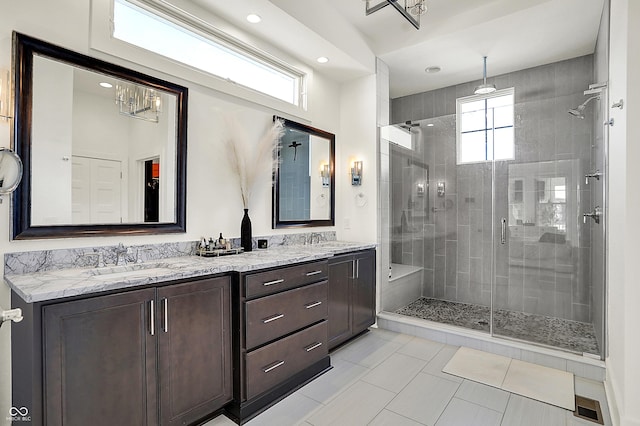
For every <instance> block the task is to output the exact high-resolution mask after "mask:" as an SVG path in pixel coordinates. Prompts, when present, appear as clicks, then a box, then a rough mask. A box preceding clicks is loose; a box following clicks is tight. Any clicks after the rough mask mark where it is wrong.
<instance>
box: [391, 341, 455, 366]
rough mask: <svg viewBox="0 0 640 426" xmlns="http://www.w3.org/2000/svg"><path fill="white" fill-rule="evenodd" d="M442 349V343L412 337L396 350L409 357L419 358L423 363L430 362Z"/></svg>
mask: <svg viewBox="0 0 640 426" xmlns="http://www.w3.org/2000/svg"><path fill="white" fill-rule="evenodd" d="M443 347H444V343H440V342H434V341H432V340H427V339H421V338H420V337H414V338H413V339H411V341H409V342H408V343H407V344H405V345H404V346H403V347H401V348H400V349H398V353H401V354H405V355H409V356H412V357H414V358H420V359H423V360H425V361H431V360H432V359H433V357H435V356H436V355H437V354H438V352H439V351H440V349H442V348H443Z"/></svg>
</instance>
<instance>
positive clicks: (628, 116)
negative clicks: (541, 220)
mask: <svg viewBox="0 0 640 426" xmlns="http://www.w3.org/2000/svg"><path fill="white" fill-rule="evenodd" d="M639 49H640V2H638V1H636V0H612V1H611V40H610V65H609V88H610V96H609V99H611V101H612V102H613V101H614V100H615V101H617V100H618V99H623V100H624V109H622V110H619V109H611V110H610V115H611V117H612V118H613V119H614V120H615V125H614V126H613V127H611V129H610V130H609V138H610V139H609V164H610V167H609V170H610V172H609V194H610V196H609V218H608V226H609V228H608V230H609V235H608V238H607V239H608V241H607V244H608V256H607V259H608V264H607V269H608V274H607V282H608V308H607V312H608V326H607V329H608V335H609V348H608V349H609V350H608V354H609V356H608V357H607V359H606V363H607V378H606V387H607V393H608V398H609V400H610V406H611V408H612V415H613V417H614V424H620V425H622V426H632V425H636V426H637V425H640V404H639V402H640V368H638V359H640V339H638V336H639V333H638V324H640V309H638V304H639V303H640V283H639V282H638V278H637V277H638V270H637V264H638V256H639V255H640V250H639V246H638V241H640V222H639V221H638V214H639V213H638V212H640V191H638V185H637V182H639V181H640V169H639V168H638V161H640V144H638V141H639V140H640V129H639V128H638V125H637V117H638V116H639V114H640V82H639V81H638V77H637V76H638V75H639V73H640V57H639V55H638V51H639Z"/></svg>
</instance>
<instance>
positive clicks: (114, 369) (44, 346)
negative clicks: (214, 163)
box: [5, 241, 375, 425]
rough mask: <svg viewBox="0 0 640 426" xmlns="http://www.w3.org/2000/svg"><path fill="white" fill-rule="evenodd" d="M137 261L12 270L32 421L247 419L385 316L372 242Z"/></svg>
mask: <svg viewBox="0 0 640 426" xmlns="http://www.w3.org/2000/svg"><path fill="white" fill-rule="evenodd" d="M136 265H138V264H133V265H129V266H127V267H124V268H118V267H111V268H109V267H106V268H104V273H103V275H92V274H96V271H97V270H99V269H100V268H93V269H86V268H77V269H63V270H57V271H43V272H37V273H26V274H19V275H17V274H9V275H6V276H5V279H6V281H7V282H9V284H10V286H11V287H12V290H13V291H12V299H13V300H12V301H13V303H14V306H16V307H20V308H21V309H22V310H23V315H24V318H25V319H24V321H22V322H21V323H17V324H14V325H13V328H12V356H13V363H12V374H13V378H14V379H13V402H12V404H13V405H16V404H17V405H16V406H20V407H23V406H24V407H28V408H29V414H30V416H31V421H32V423H31V424H34V425H40V424H47V425H67V424H92V425H114V424H147V425H156V424H159V425H177V424H181V425H182V424H197V423H198V422H199V421H201V420H203V419H206V418H209V417H212V416H214V415H215V414H216V413H222V412H225V413H226V414H227V415H228V416H229V417H231V418H234V420H236V421H237V422H238V423H243V422H245V421H247V420H248V419H250V418H251V417H252V416H254V415H255V414H257V413H259V412H261V411H263V410H264V409H266V408H268V407H269V406H270V405H272V404H273V403H275V402H277V401H278V400H280V399H281V398H283V397H285V396H286V395H288V394H289V393H291V392H292V391H293V390H295V389H297V388H298V387H300V386H302V385H303V384H305V383H307V382H308V381H310V380H312V379H313V378H315V377H317V376H318V375H320V374H322V373H323V372H325V371H327V370H328V369H330V368H331V366H330V357H329V350H330V349H331V348H332V347H334V346H336V345H337V344H340V343H342V342H344V341H346V340H348V339H349V338H351V337H353V336H355V335H357V334H359V333H361V332H363V331H364V330H366V329H367V327H368V326H369V325H371V324H373V323H374V321H375V250H374V245H371V244H370V245H367V244H356V243H351V244H349V243H343V242H335V241H334V242H327V243H325V244H317V245H309V246H282V247H274V248H271V249H268V250H264V251H258V252H252V253H246V254H243V255H238V256H229V257H226V258H217V259H203V258H200V257H197V256H182V257H177V258H167V259H161V260H157V261H154V262H146V263H142V264H140V265H139V266H136ZM109 276H112V277H113V278H109ZM104 277H107V278H104ZM30 283H31V284H30ZM345 290H346V291H345ZM345 321H347V323H345ZM343 329H348V332H341V333H340V335H339V336H338V337H336V336H333V338H332V330H343Z"/></svg>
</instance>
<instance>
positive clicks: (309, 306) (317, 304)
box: [304, 302, 322, 309]
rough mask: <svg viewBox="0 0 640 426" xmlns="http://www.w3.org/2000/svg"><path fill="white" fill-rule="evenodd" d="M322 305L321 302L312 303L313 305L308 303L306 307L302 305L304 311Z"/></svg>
mask: <svg viewBox="0 0 640 426" xmlns="http://www.w3.org/2000/svg"><path fill="white" fill-rule="evenodd" d="M320 305H322V302H314V303H309V304H308V305H304V308H305V309H311V308H315V307H316V306H320Z"/></svg>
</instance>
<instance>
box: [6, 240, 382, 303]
mask: <svg viewBox="0 0 640 426" xmlns="http://www.w3.org/2000/svg"><path fill="white" fill-rule="evenodd" d="M375 247H376V245H375V244H372V243H357V242H347V241H326V242H322V243H318V244H308V245H284V246H277V247H271V248H268V249H258V250H254V251H251V252H248V253H242V254H237V255H230V256H222V257H207V258H203V257H199V256H180V257H173V258H166V259H157V260H149V261H147V262H144V263H135V264H129V265H126V266H113V265H107V266H105V267H101V268H74V269H62V270H55V271H47V272H35V273H27V274H8V275H5V276H4V279H5V282H6V283H7V284H8V285H9V287H10V288H11V289H12V290H14V291H15V292H16V293H17V294H18V295H19V296H20V297H21V298H22V299H24V300H25V301H26V302H28V303H32V302H43V301H48V300H54V299H60V298H64V297H70V296H79V295H88V294H93V293H100V292H103V291H109V290H117V289H128V288H133V287H137V286H142V285H148V284H154V283H162V282H166V281H173V280H179V279H184V278H193V277H199V276H204V275H212V274H220V273H226V272H250V271H255V270H260V269H266V268H272V267H276V266H286V265H290V264H294V263H300V262H310V261H313V260H320V259H327V258H329V257H332V256H334V255H338V254H343V253H349V252H352V251H358V250H365V249H370V248H375Z"/></svg>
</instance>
